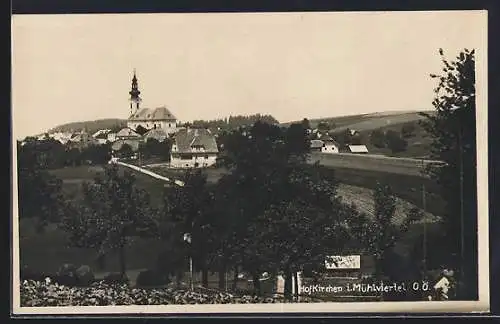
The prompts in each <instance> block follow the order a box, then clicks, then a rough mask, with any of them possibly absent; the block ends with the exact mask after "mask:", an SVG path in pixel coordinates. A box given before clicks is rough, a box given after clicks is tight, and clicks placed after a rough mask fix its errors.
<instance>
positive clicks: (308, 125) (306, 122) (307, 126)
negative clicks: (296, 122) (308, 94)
mask: <svg viewBox="0 0 500 324" xmlns="http://www.w3.org/2000/svg"><path fill="white" fill-rule="evenodd" d="M302 127H304V129H310V128H311V123H310V122H309V119H307V118H304V119H302Z"/></svg>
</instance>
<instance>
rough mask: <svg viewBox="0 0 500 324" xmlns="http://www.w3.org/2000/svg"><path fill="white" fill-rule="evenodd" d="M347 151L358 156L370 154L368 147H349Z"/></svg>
mask: <svg viewBox="0 0 500 324" xmlns="http://www.w3.org/2000/svg"><path fill="white" fill-rule="evenodd" d="M347 149H348V151H349V152H350V153H356V154H366V153H368V148H367V147H366V145H347Z"/></svg>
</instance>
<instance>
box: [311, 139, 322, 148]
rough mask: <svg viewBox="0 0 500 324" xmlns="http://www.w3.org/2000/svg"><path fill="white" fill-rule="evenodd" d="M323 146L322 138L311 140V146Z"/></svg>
mask: <svg viewBox="0 0 500 324" xmlns="http://www.w3.org/2000/svg"><path fill="white" fill-rule="evenodd" d="M320 147H323V141H321V140H312V141H311V148H320Z"/></svg>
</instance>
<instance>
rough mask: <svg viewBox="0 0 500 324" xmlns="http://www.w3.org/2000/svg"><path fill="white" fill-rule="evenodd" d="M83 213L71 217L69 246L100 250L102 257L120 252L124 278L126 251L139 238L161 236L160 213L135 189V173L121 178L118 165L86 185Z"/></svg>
mask: <svg viewBox="0 0 500 324" xmlns="http://www.w3.org/2000/svg"><path fill="white" fill-rule="evenodd" d="M83 192H84V201H83V206H82V208H81V209H75V210H74V212H72V213H67V214H66V217H65V218H64V219H63V221H62V224H61V226H62V228H63V229H65V230H66V231H67V232H68V234H69V243H70V245H72V246H76V247H86V248H96V249H97V250H98V255H99V256H105V255H107V254H109V253H111V252H118V254H119V259H120V274H121V275H122V277H125V276H126V255H125V247H126V246H127V245H128V244H129V243H130V240H131V239H132V238H133V237H135V236H154V235H156V233H157V221H156V213H155V211H154V210H153V208H152V207H151V205H150V203H149V195H148V194H147V193H146V192H145V191H143V190H139V189H137V188H136V186H135V179H134V176H133V174H132V173H130V172H129V171H127V170H125V171H124V174H123V175H120V173H119V170H118V167H117V166H116V165H110V166H107V167H106V169H105V173H104V176H98V177H97V178H96V179H95V182H94V183H90V184H89V183H85V184H84V185H83Z"/></svg>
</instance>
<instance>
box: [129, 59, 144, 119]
mask: <svg viewBox="0 0 500 324" xmlns="http://www.w3.org/2000/svg"><path fill="white" fill-rule="evenodd" d="M129 94H130V99H129V100H130V114H131V115H132V114H133V113H135V112H137V111H138V110H139V104H140V103H141V101H142V100H141V97H140V96H139V95H140V94H141V92H140V91H139V86H138V84H137V76H136V73H135V69H134V77H133V78H132V89H131V90H130V92H129Z"/></svg>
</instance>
